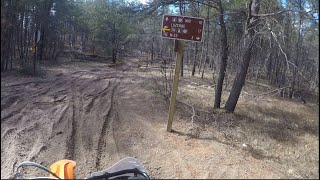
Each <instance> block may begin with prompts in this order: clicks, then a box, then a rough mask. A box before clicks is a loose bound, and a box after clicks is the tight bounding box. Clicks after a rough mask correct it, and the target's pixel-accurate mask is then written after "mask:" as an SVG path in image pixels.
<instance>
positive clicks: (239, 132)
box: [149, 67, 319, 178]
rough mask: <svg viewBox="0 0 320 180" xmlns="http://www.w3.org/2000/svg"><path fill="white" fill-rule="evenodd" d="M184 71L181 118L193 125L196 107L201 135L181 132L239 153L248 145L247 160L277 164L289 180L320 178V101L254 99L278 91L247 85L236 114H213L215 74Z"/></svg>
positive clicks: (266, 97)
mask: <svg viewBox="0 0 320 180" xmlns="http://www.w3.org/2000/svg"><path fill="white" fill-rule="evenodd" d="M150 72H151V73H152V74H153V76H156V77H158V78H159V77H160V74H159V73H157V70H155V69H153V70H152V69H151V70H150ZM150 72H149V73H150ZM184 72H185V74H184V77H182V78H180V82H179V83H180V84H179V92H178V97H177V98H178V102H180V103H178V109H179V111H178V113H179V115H180V116H181V117H182V119H185V120H186V121H187V123H190V117H191V116H193V114H192V112H193V110H192V107H195V109H196V114H195V119H196V122H197V126H198V131H199V132H198V134H197V137H195V136H194V135H193V133H182V132H176V133H178V134H179V135H186V136H189V137H191V138H199V139H210V140H215V141H218V142H221V143H223V144H228V145H230V146H232V147H235V148H236V149H238V150H240V149H242V148H243V146H242V145H243V144H244V143H245V144H246V145H247V146H248V147H250V148H248V150H247V151H245V152H246V153H247V155H250V156H252V157H253V158H255V159H258V160H266V161H272V162H274V163H275V164H277V165H278V166H279V168H280V169H279V170H280V171H281V172H282V173H283V174H285V178H317V177H319V149H318V147H319V103H317V102H318V101H315V102H314V101H311V102H310V101H309V102H308V103H307V104H303V103H302V101H297V100H286V99H282V98H279V97H277V96H252V94H261V93H264V92H268V91H270V90H272V89H275V88H273V87H270V86H268V85H266V84H262V83H260V84H259V83H258V84H254V83H250V82H247V83H246V85H245V87H244V91H245V92H246V93H242V94H241V96H240V99H239V102H238V104H237V107H236V111H235V113H233V114H225V113H224V112H223V111H219V110H218V111H214V112H213V110H212V107H213V100H214V87H213V83H212V74H211V73H210V71H207V72H206V73H205V77H204V79H201V74H198V73H196V75H195V76H194V77H192V76H191V71H190V68H188V67H185V69H184ZM228 86H229V87H227V88H224V93H223V97H222V107H223V105H224V103H225V101H226V99H227V97H228V94H229V93H228V92H229V90H230V86H231V84H230V85H228ZM224 87H225V86H224ZM315 98H317V99H318V97H315ZM190 126H191V124H190ZM247 146H246V147H247Z"/></svg>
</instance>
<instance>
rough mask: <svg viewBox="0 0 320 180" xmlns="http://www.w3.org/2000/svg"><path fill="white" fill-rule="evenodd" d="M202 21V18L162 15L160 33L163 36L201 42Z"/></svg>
mask: <svg viewBox="0 0 320 180" xmlns="http://www.w3.org/2000/svg"><path fill="white" fill-rule="evenodd" d="M204 22H205V21H204V19H202V18H196V17H188V16H171V15H164V16H163V20H162V27H161V35H162V37H163V38H169V39H181V40H188V41H197V42H201V41H202V37H203V26H204Z"/></svg>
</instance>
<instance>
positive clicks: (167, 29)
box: [162, 27, 170, 32]
mask: <svg viewBox="0 0 320 180" xmlns="http://www.w3.org/2000/svg"><path fill="white" fill-rule="evenodd" d="M162 31H163V32H166V31H170V29H169V28H166V27H164V28H162Z"/></svg>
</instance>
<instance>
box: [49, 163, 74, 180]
mask: <svg viewBox="0 0 320 180" xmlns="http://www.w3.org/2000/svg"><path fill="white" fill-rule="evenodd" d="M75 167H76V162H74V161H72V160H67V159H64V160H60V161H57V162H55V163H53V164H52V165H51V166H50V170H51V171H52V172H53V173H55V174H56V175H57V176H59V178H61V179H74V175H73V170H74V168H75ZM50 177H54V176H53V175H52V174H50Z"/></svg>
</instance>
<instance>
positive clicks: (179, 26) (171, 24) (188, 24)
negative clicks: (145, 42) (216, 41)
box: [161, 15, 205, 132]
mask: <svg viewBox="0 0 320 180" xmlns="http://www.w3.org/2000/svg"><path fill="white" fill-rule="evenodd" d="M204 22H205V21H204V19H202V18H196V17H188V16H171V15H164V16H163V21H162V27H161V36H162V37H163V38H169V39H175V40H176V42H175V51H176V52H177V59H176V65H175V71H174V77H173V85H172V91H171V97H170V106H169V117H168V124H167V131H169V132H171V130H172V121H173V117H174V113H175V110H176V96H177V91H178V84H179V72H180V68H181V63H182V54H183V47H184V41H183V40H186V41H195V42H201V41H202V38H203V27H204Z"/></svg>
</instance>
